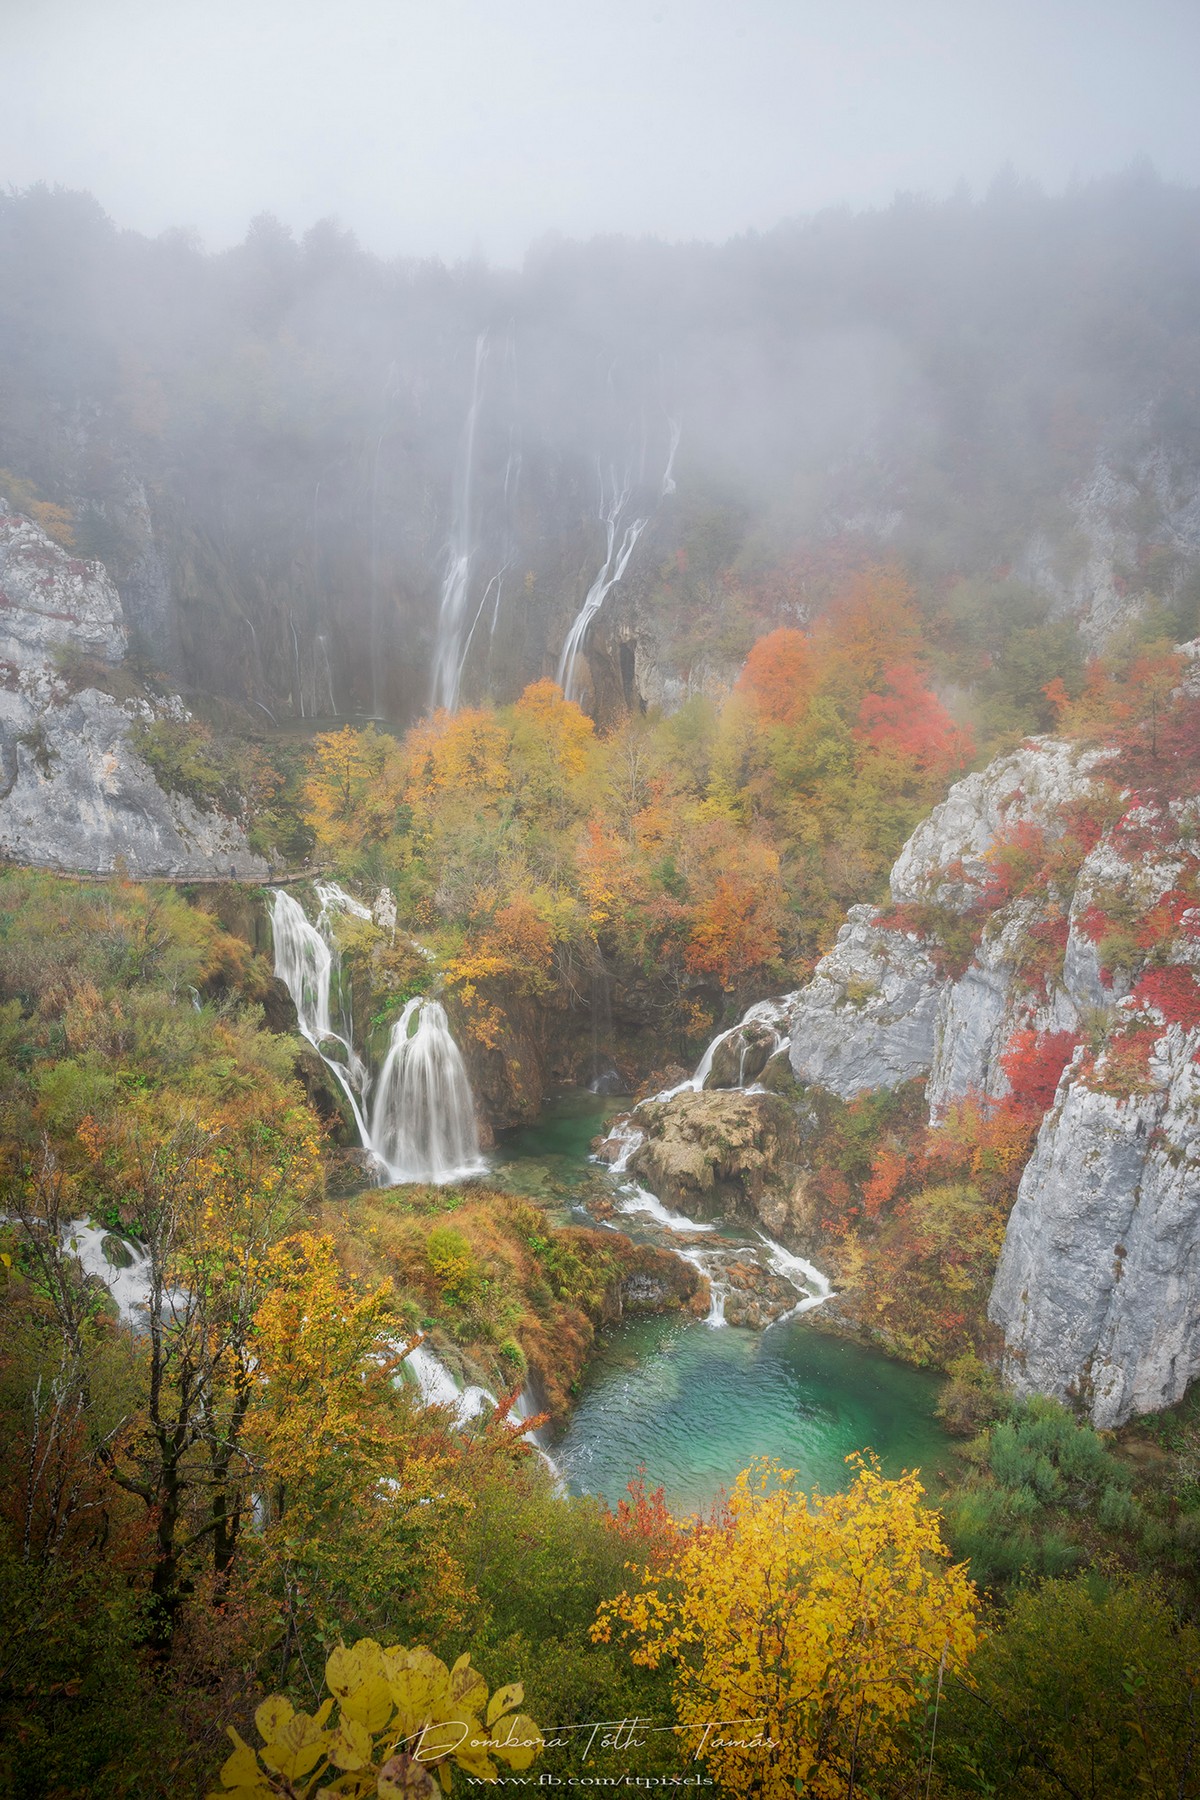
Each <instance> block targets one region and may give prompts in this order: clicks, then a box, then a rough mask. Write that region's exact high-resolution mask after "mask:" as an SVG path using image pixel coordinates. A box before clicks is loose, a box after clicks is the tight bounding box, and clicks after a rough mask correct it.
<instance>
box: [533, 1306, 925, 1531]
mask: <svg viewBox="0 0 1200 1800" xmlns="http://www.w3.org/2000/svg"><path fill="white" fill-rule="evenodd" d="M936 1397H937V1382H936V1380H935V1379H933V1378H931V1377H929V1376H927V1375H923V1374H922V1373H921V1371H920V1370H918V1369H910V1368H907V1367H906V1366H905V1365H904V1364H903V1363H896V1362H892V1361H891V1360H890V1358H888V1357H884V1356H880V1355H878V1354H877V1353H876V1352H874V1351H871V1350H866V1349H863V1348H862V1347H861V1346H860V1345H858V1344H851V1343H845V1342H843V1341H842V1340H840V1339H838V1338H833V1337H829V1336H827V1335H826V1334H824V1333H823V1332H821V1331H819V1330H816V1329H814V1327H813V1326H812V1324H811V1323H809V1322H808V1321H807V1320H805V1319H796V1320H793V1321H788V1322H784V1323H782V1324H779V1325H772V1326H771V1327H769V1329H768V1330H766V1331H763V1332H757V1331H738V1330H736V1329H732V1328H730V1329H726V1330H724V1331H712V1330H710V1329H709V1328H708V1326H706V1325H703V1324H700V1323H693V1322H690V1321H689V1322H687V1323H684V1322H682V1321H680V1320H678V1319H673V1318H654V1319H639V1320H636V1321H633V1322H631V1323H629V1324H626V1325H622V1326H619V1327H618V1328H617V1329H616V1330H615V1331H612V1332H610V1333H608V1334H607V1335H606V1339H605V1342H604V1345H603V1348H602V1350H601V1353H600V1356H599V1357H598V1359H597V1360H596V1362H595V1363H594V1364H593V1366H592V1370H591V1372H590V1376H589V1379H588V1382H587V1384H586V1387H585V1389H584V1392H583V1394H582V1395H581V1396H580V1400H579V1404H578V1405H577V1407H576V1409H575V1411H574V1413H573V1415H572V1417H571V1422H570V1425H569V1426H568V1428H567V1431H566V1435H565V1436H564V1438H563V1439H562V1442H561V1443H560V1444H557V1445H556V1446H555V1448H554V1458H555V1461H556V1462H557V1464H558V1466H559V1468H560V1470H561V1471H562V1474H563V1477H564V1479H565V1480H566V1482H567V1485H568V1486H569V1487H570V1488H571V1489H572V1491H573V1492H575V1493H588V1494H602V1495H603V1496H604V1498H605V1499H606V1500H607V1501H608V1503H609V1505H610V1506H612V1505H615V1504H616V1502H617V1501H618V1500H619V1499H621V1498H622V1497H623V1495H624V1492H625V1485H626V1483H627V1482H628V1481H629V1480H630V1478H631V1477H632V1476H634V1475H636V1474H637V1473H638V1470H639V1468H640V1467H643V1466H644V1468H645V1473H646V1483H647V1486H648V1487H657V1486H659V1484H660V1483H661V1485H662V1487H663V1488H664V1489H665V1492H666V1498H667V1503H668V1505H669V1507H670V1508H671V1510H672V1511H673V1512H676V1513H683V1512H693V1511H695V1510H696V1509H697V1508H702V1507H706V1506H709V1505H711V1503H712V1501H713V1500H714V1499H715V1498H716V1497H717V1495H718V1494H719V1493H720V1491H721V1489H722V1488H727V1487H730V1486H731V1485H732V1483H733V1479H734V1477H735V1476H736V1475H737V1473H738V1471H739V1470H741V1469H744V1468H745V1467H746V1466H747V1464H748V1463H750V1462H751V1461H753V1459H754V1458H755V1457H756V1456H770V1457H773V1458H774V1459H775V1460H776V1461H777V1462H780V1463H782V1464H783V1465H784V1467H785V1468H789V1469H796V1470H798V1472H799V1475H800V1480H801V1483H802V1485H803V1486H805V1487H808V1488H813V1487H820V1488H822V1489H824V1490H825V1492H826V1493H828V1492H829V1491H830V1490H831V1489H835V1488H842V1487H845V1486H846V1483H847V1466H846V1462H845V1458H846V1457H847V1456H848V1455H849V1454H850V1453H851V1452H852V1451H855V1450H864V1449H868V1448H869V1449H872V1450H874V1451H875V1452H876V1453H877V1454H878V1456H879V1458H880V1461H881V1462H882V1464H883V1468H884V1470H885V1472H886V1473H887V1474H889V1475H898V1474H899V1473H900V1471H901V1470H902V1469H912V1468H919V1469H920V1470H921V1471H922V1476H923V1479H924V1481H925V1485H926V1487H927V1488H930V1489H931V1490H933V1489H936V1488H937V1487H938V1485H939V1481H938V1469H939V1467H941V1466H943V1465H945V1464H946V1463H947V1462H948V1443H947V1439H946V1436H945V1433H944V1432H943V1431H942V1430H941V1428H940V1427H939V1425H938V1423H937V1420H936V1419H935V1418H934V1414H933V1408H934V1402H935V1400H936Z"/></svg>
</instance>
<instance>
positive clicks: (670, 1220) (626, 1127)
mask: <svg viewBox="0 0 1200 1800" xmlns="http://www.w3.org/2000/svg"><path fill="white" fill-rule="evenodd" d="M798 998H799V995H798V993H790V994H783V995H781V996H780V997H779V999H777V1000H759V1001H756V1003H755V1004H754V1005H753V1006H751V1007H749V1008H748V1009H747V1011H746V1012H745V1013H744V1014H743V1016H742V1017H741V1018H740V1019H739V1020H738V1022H737V1024H736V1025H731V1026H730V1027H729V1028H728V1029H727V1030H726V1031H720V1032H718V1033H717V1035H716V1037H715V1038H713V1040H712V1042H711V1043H710V1044H709V1046H708V1048H707V1049H706V1050H705V1052H704V1055H703V1056H702V1057H701V1058H700V1061H699V1063H698V1064H697V1065H696V1070H695V1073H694V1074H692V1075H689V1077H688V1079H687V1080H686V1081H681V1082H679V1083H678V1084H677V1085H676V1086H675V1087H672V1088H665V1089H664V1090H663V1091H662V1092H661V1093H658V1094H655V1095H653V1096H652V1098H653V1099H654V1100H655V1101H664V1100H674V1099H675V1098H676V1097H677V1096H678V1095H679V1094H689V1093H690V1094H698V1093H701V1092H702V1091H703V1088H704V1084H705V1082H706V1081H707V1080H708V1078H709V1076H710V1075H711V1074H712V1068H713V1062H714V1060H715V1058H716V1055H717V1052H718V1051H719V1050H720V1048H721V1046H722V1045H723V1044H727V1043H729V1042H730V1041H731V1040H732V1039H734V1038H736V1036H737V1034H738V1033H739V1032H740V1031H744V1030H745V1029H746V1027H747V1026H765V1027H767V1028H768V1029H769V1030H770V1032H771V1034H772V1038H773V1044H772V1046H771V1048H770V1049H769V1050H768V1052H767V1060H768V1061H769V1060H770V1057H771V1056H773V1055H776V1054H778V1052H779V1051H780V1050H782V1048H783V1046H784V1045H785V1044H786V1043H787V1041H788V1024H789V1021H790V1019H791V1016H792V1013H793V1011H794V1010H795V1005H796V1001H797V999H798ZM748 1048H749V1046H748V1045H747V1044H746V1043H745V1042H743V1044H742V1046H741V1054H740V1056H739V1059H738V1080H737V1089H736V1090H734V1091H741V1092H746V1093H755V1092H762V1089H755V1088H753V1087H751V1088H747V1087H746V1082H745V1073H746V1054H747V1050H748ZM636 1116H637V1111H636V1108H635V1109H634V1113H633V1114H632V1115H631V1116H629V1117H628V1118H626V1119H624V1120H622V1121H621V1122H619V1123H618V1124H617V1125H616V1126H615V1127H614V1129H613V1131H612V1133H611V1135H610V1138H609V1142H610V1144H615V1145H616V1146H617V1154H616V1156H615V1157H613V1158H612V1161H611V1162H610V1164H609V1170H610V1173H611V1174H612V1175H614V1176H617V1177H619V1176H623V1175H628V1171H629V1164H630V1162H631V1161H632V1159H633V1156H634V1153H635V1152H636V1151H637V1150H638V1149H640V1147H641V1145H642V1144H644V1143H645V1141H646V1134H645V1132H644V1131H643V1130H642V1128H641V1126H640V1125H638V1124H637V1123H636ZM619 1191H620V1195H621V1198H620V1199H619V1201H618V1202H617V1208H618V1211H620V1212H622V1213H626V1214H636V1213H641V1214H644V1215H645V1216H647V1217H648V1218H649V1219H650V1220H652V1221H653V1223H654V1224H655V1225H657V1226H658V1227H659V1228H660V1229H661V1230H664V1231H668V1232H671V1233H672V1234H675V1235H682V1234H684V1233H694V1232H699V1231H712V1230H713V1229H714V1228H713V1226H712V1225H710V1224H709V1223H708V1222H707V1221H706V1220H697V1219H689V1218H688V1217H687V1216H686V1215H685V1214H683V1213H673V1212H671V1211H670V1210H669V1209H668V1208H667V1207H665V1206H664V1205H663V1203H662V1201H661V1200H659V1199H658V1198H657V1197H656V1196H655V1195H654V1194H651V1193H649V1192H648V1191H647V1190H646V1189H645V1188H644V1187H641V1186H639V1185H638V1183H637V1182H636V1181H631V1180H625V1181H623V1182H621V1185H620V1190H619ZM758 1239H759V1242H760V1243H761V1245H762V1247H763V1248H762V1253H761V1256H760V1261H763V1260H765V1262H766V1266H767V1267H768V1268H769V1269H770V1270H771V1271H772V1272H773V1273H774V1274H776V1275H778V1276H780V1278H781V1279H782V1280H784V1281H786V1282H787V1283H788V1284H789V1286H791V1287H793V1288H794V1289H795V1290H796V1293H797V1294H798V1296H799V1299H798V1301H797V1303H796V1305H795V1306H794V1307H792V1308H791V1309H790V1311H788V1312H786V1313H784V1314H783V1315H782V1316H783V1318H786V1319H794V1318H796V1317H797V1316H798V1315H799V1314H800V1313H805V1312H809V1311H810V1310H811V1309H812V1308H813V1307H814V1306H821V1305H823V1304H824V1302H825V1301H826V1300H829V1299H831V1298H832V1297H833V1288H832V1286H831V1285H830V1282H829V1279H828V1277H827V1276H826V1275H824V1274H823V1273H822V1272H821V1270H820V1269H818V1268H817V1267H816V1266H815V1264H813V1263H810V1262H808V1261H806V1259H805V1258H804V1257H803V1256H797V1255H795V1254H794V1253H793V1252H792V1251H791V1250H785V1249H784V1247H783V1245H782V1244H777V1243H776V1242H775V1240H774V1238H769V1237H768V1236H767V1235H766V1233H765V1232H762V1231H760V1232H759V1233H758ZM678 1254H679V1255H680V1256H682V1257H683V1258H684V1260H685V1261H686V1262H690V1263H691V1264H692V1265H693V1266H694V1267H695V1268H697V1269H699V1270H700V1272H701V1274H703V1275H706V1276H707V1277H708V1283H709V1290H710V1295H711V1299H710V1304H709V1310H708V1315H707V1317H706V1319H705V1324H706V1325H710V1326H713V1327H720V1326H723V1325H724V1324H725V1323H726V1320H725V1301H726V1297H727V1295H728V1292H729V1286H728V1283H727V1282H725V1281H723V1280H722V1279H721V1278H720V1276H719V1274H718V1272H717V1270H718V1268H719V1262H720V1257H721V1255H722V1252H721V1251H719V1250H715V1249H709V1248H708V1247H707V1246H705V1247H703V1248H701V1247H699V1246H694V1245H693V1246H691V1247H689V1248H683V1247H680V1248H679V1250H678ZM778 1322H779V1321H776V1323H778Z"/></svg>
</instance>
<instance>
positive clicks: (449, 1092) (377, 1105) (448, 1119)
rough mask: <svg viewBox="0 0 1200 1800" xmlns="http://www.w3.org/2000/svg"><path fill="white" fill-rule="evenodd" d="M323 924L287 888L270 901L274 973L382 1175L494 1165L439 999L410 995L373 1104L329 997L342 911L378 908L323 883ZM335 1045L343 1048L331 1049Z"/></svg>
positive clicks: (461, 1174)
mask: <svg viewBox="0 0 1200 1800" xmlns="http://www.w3.org/2000/svg"><path fill="white" fill-rule="evenodd" d="M315 887H316V893H317V897H318V899H319V900H320V902H321V911H320V914H319V916H318V919H317V923H316V925H312V924H310V923H309V920H308V919H307V917H306V916H305V913H304V909H303V907H302V906H300V904H299V903H298V902H297V901H296V900H294V899H293V898H292V896H291V895H290V894H289V893H287V892H286V891H285V890H284V889H283V888H275V889H274V890H273V892H272V900H271V925H272V930H273V933H274V938H275V973H276V974H277V975H278V976H279V977H280V979H281V980H282V981H283V982H284V983H285V984H286V986H287V989H288V992H289V993H290V994H291V996H292V999H293V1001H294V1002H295V1006H296V1017H297V1020H298V1021H299V1025H300V1030H301V1032H302V1034H303V1035H304V1036H305V1037H306V1038H307V1039H308V1041H309V1043H310V1044H311V1045H312V1046H313V1048H314V1049H315V1050H316V1052H317V1054H318V1056H320V1058H321V1060H322V1062H323V1063H324V1064H325V1066H326V1068H327V1069H329V1071H330V1073H331V1074H332V1075H333V1076H334V1078H335V1079H336V1081H337V1082H338V1084H339V1086H340V1087H341V1089H342V1092H343V1093H344V1094H345V1096H346V1099H347V1101H348V1103H349V1105H350V1108H351V1111H352V1112H353V1114H354V1122H355V1125H356V1126H357V1128H358V1136H359V1142H360V1143H361V1144H362V1146H363V1148H364V1150H368V1151H370V1153H371V1156H372V1158H373V1161H374V1164H375V1167H376V1170H377V1173H378V1176H379V1179H380V1182H381V1183H382V1184H387V1185H393V1184H398V1183H400V1182H406V1181H430V1182H438V1183H440V1182H447V1181H461V1180H463V1179H465V1178H466V1177H467V1176H468V1175H478V1174H481V1173H482V1172H483V1171H484V1170H485V1169H486V1167H487V1164H486V1163H485V1161H484V1159H483V1157H482V1156H481V1155H480V1151H479V1132H478V1129H477V1127H476V1124H475V1104H474V1099H473V1097H472V1094H471V1083H470V1080H469V1078H468V1076H467V1070H466V1065H465V1064H464V1062H463V1059H462V1053H461V1051H460V1050H459V1048H458V1045H457V1044H456V1043H455V1042H454V1039H453V1037H452V1036H451V1033H450V1025H449V1021H448V1020H447V1018H446V1013H445V1010H444V1008H443V1007H442V1006H440V1005H439V1004H438V1002H437V1001H436V1000H426V999H421V998H418V999H415V1000H410V1001H409V1002H408V1004H407V1006H406V1007H405V1008H404V1011H403V1013H402V1014H401V1016H400V1018H399V1020H398V1021H397V1023H396V1024H395V1026H394V1027H393V1028H392V1037H391V1043H390V1045H389V1047H388V1053H387V1056H386V1058H385V1060H384V1064H383V1068H382V1069H381V1070H380V1074H379V1080H378V1082H377V1084H376V1088H375V1094H374V1098H373V1101H372V1103H371V1105H370V1107H369V1109H368V1105H367V1096H368V1093H369V1089H370V1081H369V1076H368V1071H367V1069H366V1066H365V1064H364V1063H363V1061H362V1059H361V1057H360V1056H359V1055H358V1053H357V1051H356V1050H355V1048H354V1035H353V1023H352V1021H348V1022H347V1023H346V1025H345V1035H343V1033H342V1032H340V1031H338V1030H336V1029H335V1028H334V1025H333V1022H332V1019H331V1016H330V995H331V991H332V984H333V975H334V971H335V968H336V962H337V953H336V948H335V946H334V943H333V942H332V930H331V926H330V919H331V915H332V914H333V913H334V912H339V911H340V912H349V913H351V914H353V915H354V916H355V917H356V918H360V919H369V918H370V917H371V914H370V911H369V910H368V908H367V907H365V906H363V905H362V903H361V902H360V901H358V900H355V899H354V898H353V896H352V895H350V894H347V893H346V892H345V891H344V889H342V888H340V887H338V885H337V883H336V882H317V883H316V884H315ZM334 1046H336V1047H337V1048H338V1049H340V1051H341V1052H342V1053H343V1056H344V1060H343V1057H342V1056H338V1055H330V1054H329V1051H330V1050H331V1049H332V1048H333V1047H334Z"/></svg>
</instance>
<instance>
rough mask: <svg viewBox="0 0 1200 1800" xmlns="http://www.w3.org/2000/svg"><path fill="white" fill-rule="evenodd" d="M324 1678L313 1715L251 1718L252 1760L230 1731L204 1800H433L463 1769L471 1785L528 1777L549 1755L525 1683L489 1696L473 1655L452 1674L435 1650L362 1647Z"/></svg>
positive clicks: (283, 1711)
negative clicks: (321, 1799) (357, 1799)
mask: <svg viewBox="0 0 1200 1800" xmlns="http://www.w3.org/2000/svg"><path fill="white" fill-rule="evenodd" d="M325 1681H326V1685H327V1686H328V1688H329V1693H330V1698H329V1699H327V1700H325V1701H324V1702H323V1703H322V1704H321V1705H320V1706H319V1707H318V1709H317V1711H316V1712H315V1713H313V1714H311V1715H310V1714H308V1713H303V1712H297V1711H296V1710H295V1708H294V1707H293V1706H292V1703H291V1701H290V1700H287V1699H285V1698H284V1696H283V1695H282V1694H272V1695H271V1697H270V1698H269V1699H267V1700H264V1701H263V1703H262V1705H261V1706H260V1707H259V1709H258V1711H257V1712H256V1714H255V1716H254V1722H255V1724H256V1725H257V1726H258V1731H259V1735H260V1737H261V1738H262V1740H263V1743H262V1747H261V1748H260V1749H259V1750H258V1751H257V1752H256V1751H255V1750H253V1749H252V1748H251V1746H250V1745H249V1744H248V1743H247V1742H246V1741H245V1739H244V1738H243V1737H241V1736H239V1734H238V1733H237V1732H236V1731H234V1730H233V1729H232V1727H231V1728H230V1731H229V1736H230V1738H231V1739H232V1741H233V1754H232V1755H231V1756H230V1757H229V1758H228V1759H227V1760H226V1762H225V1765H224V1767H223V1768H222V1770H221V1781H222V1783H223V1787H222V1788H221V1789H219V1790H218V1791H217V1792H216V1793H213V1794H210V1795H209V1796H208V1800H269V1797H270V1796H272V1795H284V1796H286V1797H287V1800H309V1796H311V1795H316V1794H317V1793H318V1792H319V1793H320V1794H323V1795H324V1794H328V1795H334V1794H342V1795H368V1794H371V1795H378V1796H380V1800H433V1797H434V1796H436V1794H437V1788H438V1786H440V1787H441V1789H442V1792H443V1793H446V1794H448V1793H450V1792H451V1790H452V1786H453V1780H454V1775H453V1771H454V1769H456V1768H458V1769H461V1770H462V1771H463V1772H464V1773H465V1774H466V1775H467V1776H468V1777H469V1778H470V1779H471V1781H472V1784H474V1783H476V1782H480V1781H495V1780H496V1778H497V1775H498V1770H497V1766H496V1765H497V1763H500V1764H504V1765H506V1766H507V1767H508V1768H510V1769H517V1770H520V1769H527V1768H529V1767H530V1765H531V1764H532V1763H533V1761H534V1760H535V1758H536V1757H537V1756H538V1755H539V1753H540V1751H541V1749H542V1734H541V1732H540V1731H539V1730H538V1728H537V1726H536V1725H535V1724H534V1722H533V1720H532V1719H531V1718H528V1717H527V1716H526V1714H524V1713H522V1712H518V1711H517V1710H516V1709H517V1708H518V1707H519V1706H520V1705H521V1702H522V1700H523V1699H524V1697H525V1692H524V1689H523V1687H522V1686H521V1683H520V1682H519V1681H513V1682H509V1683H507V1685H505V1686H504V1687H499V1688H497V1689H496V1691H495V1693H494V1694H493V1695H492V1696H491V1698H490V1699H489V1698H488V1688H487V1682H486V1681H485V1680H484V1679H483V1676H482V1675H480V1674H479V1673H478V1672H477V1671H476V1670H475V1669H473V1668H472V1667H471V1659H470V1657H469V1656H460V1657H459V1659H458V1661H457V1662H456V1663H455V1664H454V1667H453V1668H452V1669H448V1668H447V1667H446V1665H445V1663H444V1662H442V1661H440V1659H439V1658H438V1657H436V1656H434V1655H433V1654H432V1653H431V1652H430V1651H428V1650H425V1649H416V1650H402V1649H401V1648H400V1646H399V1645H398V1644H393V1645H392V1646H391V1647H390V1648H388V1649H386V1650H385V1649H383V1648H382V1647H381V1646H380V1645H379V1644H377V1643H375V1641H374V1640H373V1639H372V1638H360V1640H359V1641H358V1643H357V1644H352V1645H351V1646H350V1647H349V1648H347V1647H346V1646H345V1645H339V1646H338V1648H337V1649H336V1650H334V1652H333V1654H332V1655H331V1656H330V1658H329V1660H328V1662H327V1663H326V1664H325ZM335 1700H336V1702H337V1706H338V1716H337V1719H336V1721H333V1720H332V1719H331V1714H332V1712H333V1707H334V1701H335ZM435 1775H436V1776H437V1784H436V1785H435V1782H434V1776H435Z"/></svg>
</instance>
